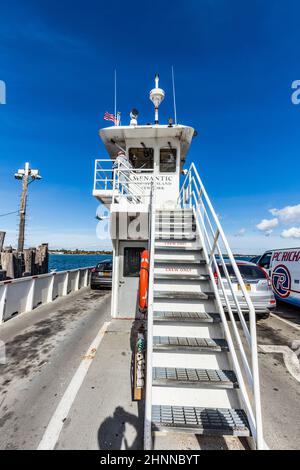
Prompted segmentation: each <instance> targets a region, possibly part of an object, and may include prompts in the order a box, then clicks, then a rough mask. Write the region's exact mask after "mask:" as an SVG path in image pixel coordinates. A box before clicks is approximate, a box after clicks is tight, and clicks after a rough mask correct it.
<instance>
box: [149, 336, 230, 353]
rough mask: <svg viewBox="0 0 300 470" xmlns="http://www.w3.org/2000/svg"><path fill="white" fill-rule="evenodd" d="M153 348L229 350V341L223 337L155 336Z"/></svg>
mask: <svg viewBox="0 0 300 470" xmlns="http://www.w3.org/2000/svg"><path fill="white" fill-rule="evenodd" d="M153 348H155V349H160V350H161V349H165V350H171V349H178V350H182V349H184V350H189V351H193V350H195V351H199V350H201V351H216V352H220V351H228V345H227V341H226V340H225V339H222V338H215V339H212V338H191V337H181V336H153Z"/></svg>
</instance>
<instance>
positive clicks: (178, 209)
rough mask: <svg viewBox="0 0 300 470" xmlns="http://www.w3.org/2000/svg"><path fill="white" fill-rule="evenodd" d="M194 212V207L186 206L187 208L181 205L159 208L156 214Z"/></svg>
mask: <svg viewBox="0 0 300 470" xmlns="http://www.w3.org/2000/svg"><path fill="white" fill-rule="evenodd" d="M190 212H191V213H193V209H192V208H189V207H187V208H185V209H182V208H181V207H174V208H172V209H158V210H157V211H156V215H161V214H177V215H178V214H180V213H181V214H187V213H190Z"/></svg>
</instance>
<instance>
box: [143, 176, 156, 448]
mask: <svg viewBox="0 0 300 470" xmlns="http://www.w3.org/2000/svg"><path fill="white" fill-rule="evenodd" d="M151 186H152V187H151V206H150V213H151V222H150V231H149V247H150V265H149V289H148V313H147V317H148V319H147V351H148V353H147V365H146V397H145V422H144V449H145V450H151V448H152V430H151V426H152V420H151V415H152V350H153V288H154V287H153V286H154V247H155V206H156V194H155V182H153V183H152V185H151Z"/></svg>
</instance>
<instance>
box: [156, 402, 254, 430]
mask: <svg viewBox="0 0 300 470" xmlns="http://www.w3.org/2000/svg"><path fill="white" fill-rule="evenodd" d="M152 423H153V431H160V430H165V431H166V430H169V431H178V432H190V433H192V434H206V435H213V436H217V435H219V436H224V435H228V436H240V437H242V436H245V437H248V436H250V430H249V423H248V420H247V416H246V413H245V412H244V411H243V410H240V409H236V408H198V407H191V406H185V407H183V406H168V405H153V406H152Z"/></svg>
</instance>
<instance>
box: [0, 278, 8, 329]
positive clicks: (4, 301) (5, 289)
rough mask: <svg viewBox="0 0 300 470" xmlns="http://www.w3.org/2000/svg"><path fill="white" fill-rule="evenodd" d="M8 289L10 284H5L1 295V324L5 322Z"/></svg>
mask: <svg viewBox="0 0 300 470" xmlns="http://www.w3.org/2000/svg"><path fill="white" fill-rule="evenodd" d="M7 289H8V284H5V286H4V288H3V289H2V294H1V297H0V324H1V323H3V321H4V314H5V305H6V297H7Z"/></svg>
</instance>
